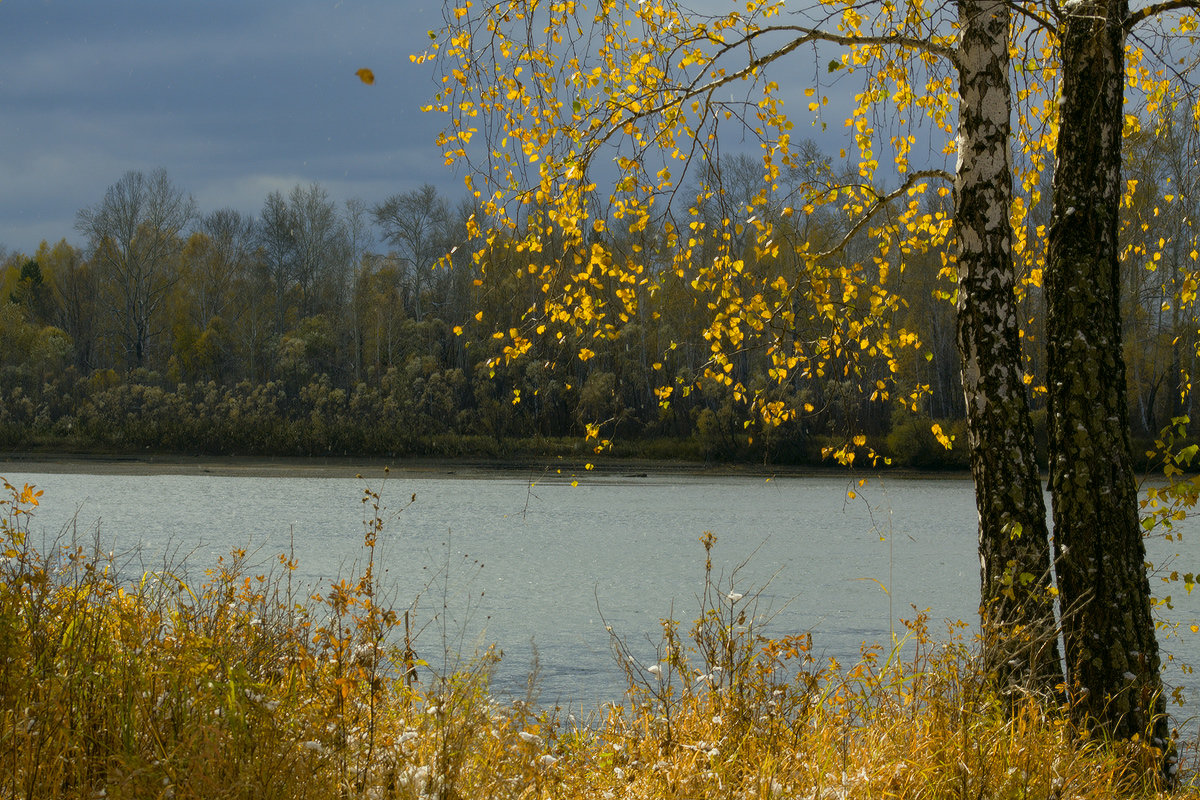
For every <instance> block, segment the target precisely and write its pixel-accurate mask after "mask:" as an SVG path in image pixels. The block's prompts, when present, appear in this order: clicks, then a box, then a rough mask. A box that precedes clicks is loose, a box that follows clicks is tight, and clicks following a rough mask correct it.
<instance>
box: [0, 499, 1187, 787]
mask: <svg viewBox="0 0 1200 800" xmlns="http://www.w3.org/2000/svg"><path fill="white" fill-rule="evenodd" d="M39 502H40V498H39V496H38V494H37V491H36V489H34V488H33V487H24V486H22V487H11V486H7V485H6V486H5V493H4V494H3V495H0V503H2V505H0V540H2V542H3V544H2V547H3V550H4V560H3V562H2V563H0V574H2V580H0V655H2V657H0V796H4V797H18V796H20V797H78V798H84V797H87V798H94V797H101V796H103V797H108V798H118V797H130V798H144V797H174V798H184V797H188V798H191V797H195V798H213V797H246V798H265V797H277V798H301V797H313V798H336V797H371V798H374V797H379V798H384V797H401V798H463V800H471V799H473V798H539V797H547V798H549V797H556V798H557V797H564V798H565V797H597V798H623V797H629V798H664V799H665V798H701V797H706V798H813V799H814V800H816V799H817V798H859V797H861V798H868V797H869V798H878V797H929V798H946V797H961V798H966V797H971V798H976V797H1012V798H1018V797H1036V798H1045V797H1059V798H1067V797H1072V798H1075V797H1078V798H1101V797H1104V798H1108V797H1112V796H1115V795H1128V796H1139V797H1144V796H1153V795H1154V794H1155V792H1156V788H1157V787H1156V785H1155V779H1156V775H1157V772H1156V770H1155V769H1154V768H1153V765H1155V764H1157V763H1158V758H1157V756H1156V754H1155V753H1154V752H1153V751H1152V750H1151V749H1150V748H1147V747H1145V746H1144V745H1142V744H1140V743H1126V744H1121V745H1110V744H1108V743H1105V742H1103V741H1099V740H1097V739H1094V738H1091V737H1089V736H1088V735H1087V734H1086V732H1083V731H1080V730H1078V729H1077V728H1075V727H1074V726H1073V725H1072V724H1071V723H1069V722H1068V721H1067V719H1066V717H1065V716H1064V715H1063V714H1061V713H1060V710H1058V709H1049V710H1046V709H1043V708H1039V707H1038V706H1037V705H1035V704H1032V703H1027V702H1017V703H1016V704H1015V707H1014V706H1013V704H1012V702H1011V701H1010V700H1006V699H1000V698H997V697H996V696H995V695H994V694H993V693H992V692H991V691H990V689H989V687H988V685H987V683H986V682H985V681H984V680H982V678H981V676H980V675H979V673H978V672H977V670H976V668H975V662H974V661H973V659H972V657H971V650H972V645H971V642H969V641H964V639H963V638H962V636H963V635H962V633H961V631H962V629H961V628H958V627H954V626H952V627H951V628H950V629H948V630H945V631H936V632H931V631H929V630H928V629H927V628H926V621H925V620H924V619H923V618H920V617H917V618H915V619H913V620H911V621H910V622H909V623H908V626H907V627H908V631H907V635H906V636H905V637H904V639H903V641H902V642H901V643H900V644H899V646H897V647H891V646H888V645H887V643H885V646H883V647H878V648H870V649H866V650H865V651H864V652H863V653H862V654H861V658H860V660H858V661H857V663H854V664H836V663H828V662H824V661H822V660H820V659H818V658H817V657H816V656H815V655H814V652H815V651H814V643H813V642H812V640H811V639H810V638H809V637H808V636H806V635H797V636H790V637H785V638H780V639H771V640H768V639H763V638H760V637H759V636H758V633H757V629H756V625H757V622H758V620H757V617H756V614H755V611H756V605H755V597H754V595H753V594H750V595H739V594H735V593H733V592H732V590H731V589H730V588H729V587H724V586H722V585H719V582H718V581H717V580H716V579H715V578H714V577H713V576H712V575H711V574H709V576H708V579H707V580H706V582H705V585H704V586H703V587H701V588H702V592H703V597H704V605H703V614H702V616H701V618H700V619H699V620H698V621H696V622H695V623H694V624H692V623H687V622H684V623H682V624H680V623H674V622H670V621H666V622H664V624H663V628H662V633H663V635H662V639H661V642H660V644H659V647H658V650H657V657H656V658H655V659H654V660H652V661H648V662H641V661H638V660H635V659H631V658H630V650H629V648H626V646H625V643H624V641H623V640H622V639H621V638H620V631H613V632H612V633H613V638H612V644H613V648H614V654H615V656H616V657H617V658H618V659H619V662H620V663H621V664H622V665H624V667H625V669H626V676H627V679H628V687H629V703H628V704H627V705H626V706H624V707H613V706H606V707H603V708H599V709H592V710H581V709H572V710H570V711H568V710H565V709H554V708H544V707H541V706H539V705H538V704H537V703H536V702H534V701H535V700H536V676H535V678H534V679H533V680H532V681H531V689H530V694H529V697H528V701H527V702H526V701H521V702H515V703H506V704H503V705H501V704H498V703H497V702H496V701H495V700H494V699H493V698H492V696H491V695H490V694H489V691H488V679H489V673H490V669H491V667H492V665H493V664H494V663H495V660H496V659H497V658H498V657H499V656H498V653H497V652H495V651H491V650H485V651H482V652H478V653H471V654H467V657H466V658H464V659H462V660H458V661H453V662H452V663H457V664H458V667H457V668H455V669H451V670H449V671H448V672H435V671H433V670H431V669H430V667H429V666H428V665H426V664H424V663H423V661H422V660H421V657H422V655H425V656H433V655H436V656H437V657H436V658H434V657H430V659H429V660H430V661H431V662H435V663H440V661H441V656H442V655H443V653H442V652H441V650H440V649H439V650H438V652H437V653H436V654H434V653H431V652H429V650H428V648H440V645H437V644H435V643H434V642H433V641H431V640H436V641H438V642H440V641H442V640H441V638H440V637H437V636H433V637H425V636H415V637H414V636H412V635H407V634H411V632H412V631H413V630H415V629H417V628H418V627H422V624H421V623H420V621H418V620H415V619H413V620H407V621H408V622H409V623H411V625H410V626H406V617H405V612H404V609H403V608H400V607H394V606H391V605H389V604H387V603H385V602H384V601H383V600H382V599H381V598H380V597H379V596H378V595H377V593H376V591H375V580H374V574H373V569H374V567H373V564H374V561H373V559H372V554H373V552H374V549H375V547H376V545H377V543H378V541H379V537H380V536H381V535H383V534H384V531H383V522H382V519H384V518H385V517H386V514H384V513H382V509H381V508H380V501H379V498H378V496H377V495H376V494H375V493H373V492H372V491H370V490H369V489H368V490H364V494H363V502H364V504H365V505H366V508H367V509H368V513H367V515H366V517H367V520H368V522H367V524H366V526H365V529H364V540H363V547H364V559H363V562H362V563H364V564H365V565H366V566H365V568H364V571H363V572H362V573H361V574H360V575H358V576H357V577H355V578H353V579H349V580H345V581H342V582H339V583H337V584H335V585H331V586H328V587H326V588H325V589H324V590H323V591H321V592H320V593H319V594H317V595H314V596H312V597H297V596H296V593H295V592H294V591H292V589H291V581H290V580H289V576H290V575H291V574H292V570H293V569H294V567H295V564H294V562H293V561H291V560H290V559H289V557H288V556H287V555H286V554H284V555H281V556H280V557H279V560H278V561H277V562H276V566H275V568H274V569H273V570H272V571H269V572H267V573H265V574H264V573H262V572H261V568H260V569H258V570H250V569H249V568H248V567H247V562H246V560H245V554H244V553H241V552H240V551H235V552H233V553H231V554H229V555H228V556H227V557H225V558H223V559H222V560H221V561H219V562H218V563H216V564H214V565H212V566H211V567H210V569H209V570H208V571H207V573H206V576H207V577H206V578H204V579H203V580H202V581H201V582H199V583H197V584H195V585H190V584H188V583H185V582H184V580H182V579H181V577H180V575H181V574H182V573H181V572H180V571H178V570H176V569H173V568H172V565H164V566H163V567H162V568H160V569H156V570H154V571H152V572H147V573H145V574H139V575H122V574H120V568H119V567H120V565H119V564H117V563H115V562H114V561H113V559H112V557H111V556H110V555H108V554H105V553H103V552H96V551H95V550H94V548H93V547H92V545H91V544H90V542H91V540H90V538H89V537H87V536H86V535H85V536H84V537H83V539H82V540H81V541H66V540H64V541H61V542H58V543H55V544H52V545H48V546H46V545H43V546H40V547H35V546H34V543H33V541H32V539H33V538H34V537H29V536H27V535H26V532H27V531H28V528H29V521H30V519H31V518H32V517H33V515H34V514H35V513H36V510H37V506H38V503H39ZM713 544H714V540H712V539H706V540H705V546H706V548H711V547H712V546H713ZM197 566H198V565H191V567H192V568H193V570H194V569H195V567H197ZM434 627H436V624H435V625H434ZM427 630H428V629H427ZM427 639H428V640H430V641H427ZM817 645H818V647H819V642H818V643H817ZM639 650H640V648H639ZM451 655H454V654H451ZM1010 709H1012V713H1009V710H1010ZM1183 755H1184V758H1185V761H1184V763H1183V768H1184V771H1185V773H1186V771H1187V770H1188V769H1190V768H1191V767H1192V765H1191V764H1190V763H1189V759H1190V758H1191V756H1190V755H1189V754H1187V753H1184V754H1183ZM1185 791H1186V792H1187V793H1188V794H1190V795H1197V793H1196V792H1195V791H1193V790H1190V789H1189V790H1185Z"/></svg>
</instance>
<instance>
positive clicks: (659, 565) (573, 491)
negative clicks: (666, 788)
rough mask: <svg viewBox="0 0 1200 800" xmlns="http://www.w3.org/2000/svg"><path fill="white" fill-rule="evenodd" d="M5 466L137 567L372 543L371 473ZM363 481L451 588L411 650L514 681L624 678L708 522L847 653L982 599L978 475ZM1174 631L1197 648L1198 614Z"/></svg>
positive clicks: (324, 573) (392, 556) (785, 605)
mask: <svg viewBox="0 0 1200 800" xmlns="http://www.w3.org/2000/svg"><path fill="white" fill-rule="evenodd" d="M5 477H7V478H8V479H9V480H10V481H11V482H14V483H18V482H29V483H33V484H36V485H37V486H38V487H39V488H42V489H44V490H45V495H44V496H43V498H42V508H41V509H40V510H39V512H38V515H37V517H36V519H35V523H34V531H35V532H36V531H43V532H45V533H46V534H47V535H52V534H55V533H56V532H58V531H59V530H61V529H62V528H63V527H64V526H66V525H68V524H69V523H70V520H71V519H72V518H74V519H75V520H76V523H75V525H76V529H77V530H78V531H79V532H80V534H81V535H86V536H89V537H91V536H92V535H93V533H92V532H93V531H95V530H96V528H97V527H98V529H99V536H100V538H101V540H102V541H103V542H104V543H105V546H106V547H110V548H115V549H117V550H118V551H121V550H124V549H134V548H136V549H138V551H139V555H138V560H139V561H138V563H139V564H140V565H143V566H145V567H146V568H152V567H153V566H154V565H156V564H157V563H161V562H162V560H163V559H164V558H167V559H169V560H173V561H175V560H178V559H179V558H180V557H181V556H184V555H186V556H187V563H188V565H189V570H190V571H191V573H192V574H193V575H195V574H199V573H200V572H201V570H202V569H203V568H204V567H207V566H210V565H211V564H212V563H214V561H215V559H216V558H217V557H218V556H220V555H222V554H225V553H228V552H229V551H230V549H231V548H234V547H248V548H249V549H251V550H252V551H254V552H256V553H258V558H259V560H260V562H261V563H263V564H264V565H269V564H270V563H272V562H273V561H274V560H275V558H274V557H275V555H276V554H278V553H281V552H288V551H290V550H294V553H295V555H296V556H297V557H298V558H299V560H300V565H301V566H300V570H299V571H298V578H299V579H300V580H302V581H304V582H305V583H307V584H308V585H309V586H312V587H315V588H317V589H318V590H319V589H320V586H321V584H323V583H327V582H328V581H330V580H331V579H334V578H335V577H337V576H339V575H341V576H348V575H349V574H351V572H352V571H353V569H354V565H355V563H356V561H358V560H360V559H361V557H362V549H361V545H362V533H363V524H362V520H363V505H362V503H361V502H360V500H361V498H362V491H363V488H364V486H366V485H368V484H367V483H364V482H363V481H361V480H357V479H341V478H316V477H310V478H297V477H220V476H214V475H205V474H198V475H197V474H188V475H179V474H155V475H129V474H121V475H113V474H109V475H106V474H98V473H92V474H55V473H50V472H45V473H34V472H16V471H10V474H7V475H6V476H5ZM370 485H371V486H372V487H374V488H377V489H381V491H382V495H383V499H384V502H385V503H386V504H387V505H388V507H389V511H388V519H389V522H388V525H387V528H386V531H385V534H384V538H383V566H384V567H385V568H386V570H387V571H386V578H385V581H386V585H387V586H388V587H389V589H390V590H391V591H393V592H394V593H395V597H396V598H397V603H398V605H399V606H400V607H407V606H408V605H409V603H411V602H413V600H414V598H416V611H415V617H414V619H415V620H417V622H418V624H419V623H421V622H428V621H429V620H431V619H432V618H433V617H434V615H435V614H436V613H437V612H440V611H441V609H442V607H443V605H445V606H446V608H447V609H448V613H447V614H446V616H445V618H444V619H445V620H446V623H447V624H446V626H445V628H444V629H443V628H442V627H441V626H440V625H435V626H430V627H426V628H425V629H424V630H423V631H422V633H421V635H420V638H419V639H418V641H417V647H418V651H419V652H420V654H421V655H422V656H424V657H426V658H428V659H429V660H430V661H436V660H439V659H440V654H441V653H442V652H444V651H445V650H446V649H447V648H449V649H451V650H458V651H463V652H469V651H471V650H472V649H474V647H475V646H476V645H477V644H478V643H495V644H496V645H497V646H498V647H499V648H501V649H502V650H503V652H504V658H503V660H502V662H501V665H500V667H499V669H498V672H497V678H496V688H497V690H498V691H499V692H502V693H503V692H521V691H523V687H524V683H525V680H524V679H525V675H526V674H527V672H528V671H529V668H530V665H531V661H532V657H533V653H534V652H535V649H536V652H537V654H538V658H539V661H540V666H541V676H540V677H541V680H540V686H541V700H542V702H544V703H563V704H571V705H575V706H583V707H591V706H594V705H595V704H596V703H598V702H603V701H608V700H619V699H620V698H621V687H622V684H621V678H620V674H619V672H618V670H617V669H616V667H615V666H614V662H613V657H612V655H611V650H610V647H609V639H608V635H607V633H606V632H605V630H604V621H606V622H607V623H608V624H609V625H611V626H612V627H613V629H614V630H615V631H617V632H620V633H622V634H623V635H624V636H625V637H626V639H627V640H628V641H629V642H630V643H631V645H632V646H633V647H634V649H635V650H637V651H639V654H641V655H644V656H647V657H649V656H652V654H653V647H652V645H651V643H650V642H649V641H648V639H654V640H656V639H657V636H658V631H659V625H658V621H659V619H660V618H662V617H665V616H668V615H673V616H675V617H676V618H679V619H681V620H684V621H690V620H691V619H692V618H693V617H694V616H695V615H696V611H697V608H698V600H697V595H698V593H699V592H700V591H701V589H702V586H703V575H704V549H703V547H702V546H701V545H700V543H699V541H698V540H699V537H700V536H701V534H702V533H703V532H704V531H712V532H713V533H715V534H716V536H717V538H718V543H717V545H716V548H715V550H714V559H713V562H714V571H715V572H717V573H719V574H720V575H721V576H722V579H721V585H722V587H723V588H724V589H726V590H733V591H736V592H739V593H743V594H746V595H747V596H750V595H753V594H754V592H755V591H756V590H761V592H762V597H761V601H760V605H759V609H760V611H762V610H766V609H772V610H773V611H774V612H776V614H775V616H774V618H773V620H772V621H771V623H770V628H769V631H770V632H773V633H775V634H786V633H794V632H800V631H812V632H813V635H814V644H815V649H816V651H817V652H818V653H820V654H822V655H825V656H830V657H837V658H838V659H839V660H840V661H842V662H843V663H846V662H847V661H850V660H853V659H854V658H855V657H856V656H857V654H858V652H859V649H860V647H861V646H862V645H863V643H873V642H887V641H889V637H890V635H891V631H892V629H893V627H895V626H897V623H895V620H896V619H898V618H900V617H902V616H903V617H911V616H912V606H916V607H917V608H920V609H926V608H928V609H930V613H931V616H932V617H933V619H934V620H936V621H939V622H940V620H942V619H951V620H954V619H964V620H968V621H971V622H974V619H975V616H976V608H977V603H978V592H979V577H978V559H977V555H976V527H975V526H976V512H975V507H974V499H973V495H972V487H971V483H970V481H969V480H968V479H966V478H959V477H953V478H922V479H902V478H873V479H871V480H870V482H868V484H867V485H866V486H865V487H860V486H858V485H857V484H856V483H852V482H850V481H848V480H847V479H846V478H842V477H803V478H800V477H786V478H784V477H776V478H772V479H765V478H762V477H729V476H721V477H706V476H674V475H671V476H659V477H656V476H655V475H653V474H651V475H650V476H649V477H637V478H620V477H609V476H596V475H591V474H587V475H585V476H581V477H580V478H579V485H578V486H572V485H571V484H570V481H569V480H567V479H565V478H562V477H560V476H557V475H554V476H552V477H550V478H549V479H547V477H546V476H538V477H535V478H531V477H530V476H529V475H528V474H500V475H487V476H484V477H470V478H460V477H431V476H414V475H412V474H401V475H393V477H389V478H387V479H386V480H372V481H370ZM851 489H853V490H854V492H855V493H856V495H857V496H856V497H855V498H853V499H851V498H848V496H847V492H848V490H851ZM413 495H415V496H416V499H415V501H412V500H411V498H412V496H413ZM1194 538H1195V537H1193V539H1194ZM1181 547H1188V548H1190V550H1185V551H1183V552H1184V556H1183V559H1182V561H1181V562H1180V563H1179V565H1178V566H1179V568H1180V571H1193V569H1194V565H1193V566H1188V567H1186V568H1184V564H1185V563H1187V562H1190V561H1192V560H1194V556H1195V555H1196V554H1197V553H1196V547H1195V542H1194V541H1192V540H1189V539H1185V541H1184V543H1183V545H1176V544H1170V545H1165V544H1164V543H1162V542H1158V543H1156V544H1152V558H1153V559H1156V560H1165V559H1164V557H1165V556H1168V555H1172V554H1174V553H1176V552H1180V548H1181ZM1188 553H1191V556H1189V555H1188ZM743 562H747V563H745V566H742V567H741V568H738V565H739V564H742V563H743ZM139 568H141V567H138V566H134V567H132V568H131V569H139ZM731 582H732V585H731ZM1172 594H1174V595H1175V601H1176V602H1175V611H1174V612H1173V613H1174V615H1175V618H1176V619H1177V620H1178V621H1180V622H1182V623H1184V624H1185V625H1187V624H1191V622H1192V621H1193V619H1194V618H1196V617H1197V616H1198V611H1200V606H1198V604H1197V602H1196V600H1195V599H1194V598H1192V597H1183V595H1184V592H1183V590H1182V587H1178V586H1177V587H1175V588H1174V590H1173V591H1172ZM602 618H603V621H602ZM934 629H935V631H938V630H940V625H935V626H934ZM443 630H444V632H445V634H446V637H445V640H444V639H443ZM1166 648H1167V650H1168V651H1169V652H1173V653H1176V654H1177V655H1178V656H1179V657H1180V658H1182V659H1185V660H1187V661H1189V662H1190V663H1193V664H1195V663H1197V662H1198V661H1200V637H1198V636H1193V635H1190V634H1189V635H1187V636H1185V637H1183V638H1180V639H1176V640H1170V641H1168V642H1167V644H1166ZM1169 679H1170V680H1174V681H1176V682H1181V681H1183V680H1184V679H1183V678H1182V677H1181V676H1180V675H1179V674H1178V673H1171V674H1170V675H1169ZM1189 680H1191V679H1189Z"/></svg>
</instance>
